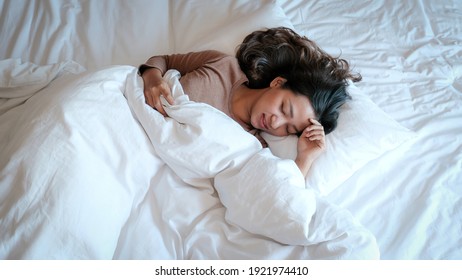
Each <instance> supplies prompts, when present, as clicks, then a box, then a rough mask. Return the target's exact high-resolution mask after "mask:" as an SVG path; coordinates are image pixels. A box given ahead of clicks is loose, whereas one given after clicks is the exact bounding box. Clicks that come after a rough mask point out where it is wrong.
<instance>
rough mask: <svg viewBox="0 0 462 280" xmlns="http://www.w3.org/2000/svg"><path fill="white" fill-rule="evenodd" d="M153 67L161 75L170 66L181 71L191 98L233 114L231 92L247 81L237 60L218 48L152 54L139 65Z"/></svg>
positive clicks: (186, 90)
mask: <svg viewBox="0 0 462 280" xmlns="http://www.w3.org/2000/svg"><path fill="white" fill-rule="evenodd" d="M151 67H154V68H157V69H159V70H160V71H162V74H164V73H165V72H166V71H167V70H169V69H176V70H178V71H179V72H180V73H181V78H180V83H181V85H182V86H183V89H184V91H185V93H186V94H188V95H189V98H190V100H193V101H196V102H203V103H207V104H209V105H211V106H213V107H215V108H217V109H219V110H221V111H222V112H224V113H225V114H227V115H228V116H230V117H232V114H231V113H230V101H231V97H232V93H233V92H234V90H235V89H236V88H237V87H238V86H240V85H242V84H243V83H246V82H247V81H248V80H247V77H246V76H245V74H244V72H242V71H241V69H240V67H239V64H238V62H237V59H236V58H235V57H233V56H230V55H227V54H224V53H221V52H218V51H202V52H191V53H187V54H172V55H164V56H153V57H151V58H149V59H148V61H146V63H145V64H143V65H141V66H140V67H139V70H140V73H141V74H142V73H143V71H144V70H146V69H147V68H151Z"/></svg>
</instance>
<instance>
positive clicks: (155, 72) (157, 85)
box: [139, 51, 227, 116]
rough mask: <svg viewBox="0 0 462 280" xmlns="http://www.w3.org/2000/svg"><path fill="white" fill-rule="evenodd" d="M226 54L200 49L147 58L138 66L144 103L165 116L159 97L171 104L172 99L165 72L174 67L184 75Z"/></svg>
mask: <svg viewBox="0 0 462 280" xmlns="http://www.w3.org/2000/svg"><path fill="white" fill-rule="evenodd" d="M226 56H227V55H226V54H223V53H221V52H218V51H202V52H191V53H187V54H172V55H160V56H153V57H151V58H149V59H148V61H146V63H145V64H142V65H141V66H140V67H139V73H140V75H141V77H142V78H143V82H144V97H145V99H146V103H147V104H148V105H149V106H151V107H153V108H154V109H156V110H157V111H159V112H160V113H161V114H163V115H164V116H166V112H165V110H164V108H163V106H162V103H161V99H160V97H161V96H163V97H164V98H165V99H166V100H167V102H168V103H169V104H173V103H174V101H173V97H172V94H171V91H170V88H169V86H168V84H167V83H166V82H165V81H164V80H163V79H162V76H163V75H164V74H165V72H167V70H169V69H175V70H178V71H179V72H180V74H181V75H182V76H184V75H186V74H187V73H189V72H192V71H194V70H197V69H199V68H202V67H205V66H206V65H207V64H210V63H213V62H215V61H217V60H219V59H222V58H223V57H226Z"/></svg>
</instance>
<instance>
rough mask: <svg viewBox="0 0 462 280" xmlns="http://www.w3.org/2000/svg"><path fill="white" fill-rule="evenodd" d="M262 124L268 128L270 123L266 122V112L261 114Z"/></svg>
mask: <svg viewBox="0 0 462 280" xmlns="http://www.w3.org/2000/svg"><path fill="white" fill-rule="evenodd" d="M260 124H261V127H262V128H264V129H266V130H268V124H267V123H266V118H265V114H261V117H260Z"/></svg>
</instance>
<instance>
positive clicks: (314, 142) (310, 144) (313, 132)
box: [295, 119, 326, 176]
mask: <svg viewBox="0 0 462 280" xmlns="http://www.w3.org/2000/svg"><path fill="white" fill-rule="evenodd" d="M310 122H311V125H309V126H307V127H306V128H305V129H304V130H303V132H302V135H300V137H299V139H298V143H297V158H296V159H295V163H297V165H298V167H299V168H300V171H302V173H303V175H304V176H306V175H307V174H308V171H309V170H310V168H311V164H312V163H313V162H314V161H315V160H316V159H317V158H318V157H319V155H321V154H322V153H323V152H324V150H325V149H326V136H325V134H324V128H323V126H322V125H321V124H320V123H319V122H318V121H317V120H315V119H310Z"/></svg>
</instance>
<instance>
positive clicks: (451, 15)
mask: <svg viewBox="0 0 462 280" xmlns="http://www.w3.org/2000/svg"><path fill="white" fill-rule="evenodd" d="M0 7H1V8H0V22H1V26H2V30H1V31H0V41H1V42H2V44H1V45H0V71H1V72H2V75H1V91H0V155H1V156H0V163H1V164H0V170H1V171H0V218H1V221H0V232H1V234H0V236H1V237H0V239H1V240H0V242H1V246H0V258H2V259H376V258H381V259H392V260H404V259H415V260H426V259H432V260H433V259H441V260H447V259H462V237H461V236H462V235H461V234H460V232H461V230H462V200H461V199H462V188H461V186H462V172H461V171H462V137H461V135H462V124H461V122H460V120H461V118H462V78H461V75H462V74H461V73H462V63H461V61H462V5H461V3H460V2H459V1H457V0H449V1H444V2H442V1H440V2H435V1H404V2H403V1H372V2H371V1H355V2H354V3H353V2H351V3H350V2H344V1H334V0H322V1H304V0H296V1H282V0H278V1H264V0H261V1H244V0H232V1H226V2H223V1H201V0H194V1H181V0H175V1H167V0H163V1H147V0H146V1H143V0H137V1H77V0H74V1H72V0H66V1H60V2H59V3H58V2H55V1H33V2H21V1H19V2H18V1H8V0H5V1H0ZM102 15H103V16H102ZM277 26H286V27H289V28H293V29H294V30H295V31H297V32H298V33H300V34H302V35H304V36H306V37H308V38H310V39H312V40H314V41H315V42H317V43H318V44H319V45H320V46H321V47H322V48H323V49H324V50H326V51H327V52H329V53H330V54H332V55H335V56H337V55H339V56H341V57H342V58H345V59H347V60H348V61H349V62H350V64H351V65H352V66H353V67H354V69H355V70H356V71H358V72H360V73H361V75H362V77H363V79H362V81H361V82H359V83H356V84H354V85H351V86H350V91H351V94H352V96H353V102H351V104H350V105H348V107H345V108H344V114H343V115H344V117H343V118H342V119H341V120H340V124H339V129H338V130H336V131H335V132H334V133H332V135H328V137H329V138H328V139H327V140H328V144H330V146H329V147H330V148H328V149H327V151H326V155H325V156H323V158H322V159H320V161H319V163H317V166H315V167H314V169H313V171H312V173H311V174H309V176H308V178H307V180H303V178H302V179H300V178H299V177H298V175H297V174H296V173H294V169H295V168H296V167H294V165H293V161H292V160H291V159H290V158H291V155H290V151H289V150H290V147H293V145H292V146H291V144H290V143H291V142H290V141H291V139H271V137H270V136H267V137H268V138H267V139H268V141H269V142H270V144H271V145H270V149H262V150H260V149H259V148H258V143H257V144H255V143H254V142H252V141H253V139H249V140H248V141H247V140H245V141H244V140H242V142H237V143H239V145H235V143H236V141H238V140H236V141H229V146H227V147H226V148H225V149H218V148H217V151H214V152H211V153H205V152H198V150H201V149H202V151H204V150H206V149H205V148H204V147H211V145H210V143H216V142H217V141H218V140H217V139H216V138H214V134H213V133H206V131H207V129H206V128H204V127H205V125H204V126H201V127H202V128H201V129H195V127H197V125H198V124H201V118H204V116H205V117H207V116H208V115H207V114H212V115H213V116H214V117H213V118H214V119H220V120H222V117H223V116H222V115H220V114H219V113H217V112H216V111H214V110H213V108H208V107H207V108H202V107H200V104H191V103H189V102H188V101H187V100H185V101H184V105H183V106H185V108H190V107H191V108H192V107H194V108H195V107H200V109H198V110H196V109H197V108H196V109H194V110H196V111H194V110H193V109H191V110H193V111H191V112H192V113H191V114H192V115H186V113H184V115H182V114H179V115H178V116H177V121H178V123H183V124H184V123H187V121H189V120H193V122H192V123H191V124H190V125H191V127H192V128H191V129H190V130H188V131H189V132H191V133H193V135H195V137H198V138H197V139H199V140H200V141H199V140H198V142H188V141H185V140H184V139H196V138H185V136H184V135H183V136H182V135H180V134H181V133H179V132H178V131H181V130H178V128H177V127H176V125H177V124H178V123H175V122H167V123H164V121H163V120H159V119H158V117H159V116H156V115H155V114H154V115H152V114H147V113H146V111H144V109H143V108H142V107H143V106H142V104H140V103H139V101H140V98H141V97H140V95H139V87H140V85H139V84H137V83H139V80H138V81H137V80H136V75H134V74H135V73H136V67H137V66H138V65H140V64H141V63H143V62H145V61H146V60H147V59H148V58H149V57H150V56H152V55H158V54H169V53H185V52H189V51H199V50H206V49H217V50H220V51H222V52H225V53H228V54H234V52H235V49H236V47H237V45H238V44H239V43H240V42H241V41H242V40H243V38H244V36H245V35H246V34H248V33H250V32H252V31H254V30H257V29H262V28H266V27H277ZM173 77H174V75H173ZM137 94H138V95H137ZM179 96H180V97H179V98H180V99H181V98H184V96H183V97H181V96H182V95H181V94H180V95H179ZM137 104H138V105H137ZM188 106H190V107H188ZM172 110H175V109H174V108H173V109H172ZM197 112H201V113H197ZM152 122H160V125H159V126H156V127H157V128H159V129H160V128H162V129H163V130H159V131H157V130H155V131H151V126H149V125H147V124H146V123H152ZM223 122H227V120H223ZM226 127H228V131H227V130H224V131H223V133H227V132H228V133H229V132H230V131H234V130H232V129H233V124H232V123H229V125H227V126H226ZM210 129H214V128H213V127H212V128H210ZM198 131H200V132H201V133H199V132H198ZM194 133H195V134H194ZM236 134H239V133H238V132H236ZM166 135H171V136H172V137H177V138H175V139H177V140H175V141H178V142H175V143H182V145H180V146H172V142H171V141H169V140H168V139H167V138H166ZM230 137H231V136H230ZM230 139H231V138H230ZM243 139H247V138H246V137H245V136H243ZM282 140H283V141H282ZM207 141H208V142H207ZM278 141H279V142H278ZM204 143H205V144H204ZM207 143H209V146H207V145H206V144H207ZM281 143H282V144H281ZM213 145H215V144H213ZM186 146H187V147H189V149H184V148H182V147H186ZM213 147H215V146H213ZM217 147H218V146H217ZM230 147H232V148H230ZM192 151H195V152H196V153H195V154H190V155H189V154H188V153H187V152H192ZM198 155H200V156H198ZM217 155H218V156H217ZM243 155H249V158H251V162H253V163H260V165H259V166H260V168H261V166H264V167H265V168H261V169H259V170H258V172H262V174H267V176H266V177H267V178H269V177H270V176H275V177H274V178H275V179H274V180H266V181H262V180H261V179H260V178H262V177H265V176H256V178H253V177H252V175H255V174H257V173H258V172H257V171H255V170H254V169H253V168H255V166H254V165H252V164H246V162H247V161H248V160H249V159H248V158H245V157H244V156H243ZM191 162H197V165H194V164H191ZM230 162H232V164H229V163H230ZM191 166H200V167H201V168H202V169H197V168H194V167H191ZM236 166H239V168H240V169H239V170H241V171H242V172H241V173H240V172H235V170H234V171H233V169H232V168H234V167H236ZM233 172H234V173H233ZM246 172H247V173H246ZM265 172H266V173H265ZM238 174H241V175H242V176H238ZM244 174H247V175H245V178H250V179H248V180H247V181H245V180H243V179H242V177H243V176H244ZM275 174H276V175H275ZM249 180H250V182H251V183H249ZM249 184H250V185H251V186H253V188H252V189H249V188H245V186H248V185H249ZM298 186H299V187H298ZM292 187H293V188H292ZM281 190H285V191H281ZM237 194H239V195H237ZM281 201H284V203H285V204H280V203H281ZM270 210H271V212H270ZM269 212H270V213H271V215H265V214H267V213H269ZM313 213H314V214H313Z"/></svg>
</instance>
